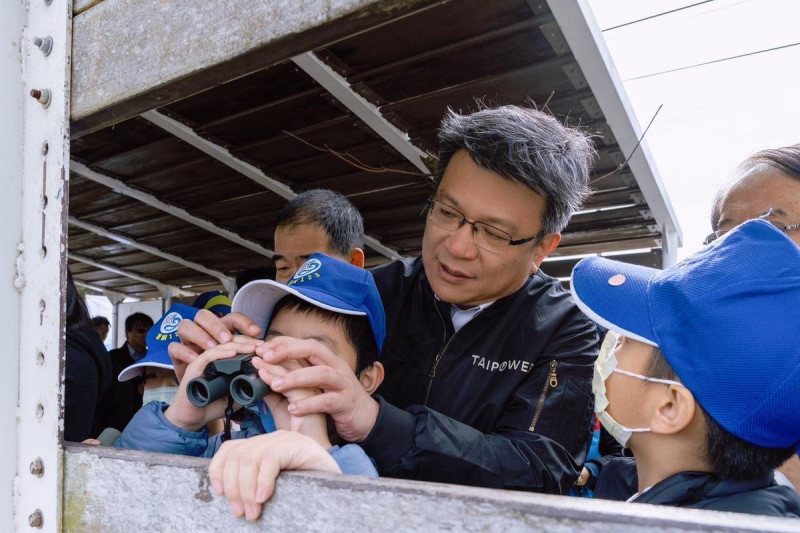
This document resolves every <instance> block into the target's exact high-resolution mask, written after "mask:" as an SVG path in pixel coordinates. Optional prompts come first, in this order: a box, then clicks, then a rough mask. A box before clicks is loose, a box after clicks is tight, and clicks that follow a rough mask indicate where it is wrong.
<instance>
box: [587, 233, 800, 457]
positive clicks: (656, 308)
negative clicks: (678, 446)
mask: <svg viewBox="0 0 800 533" xmlns="http://www.w3.org/2000/svg"><path fill="white" fill-rule="evenodd" d="M572 291H573V294H574V296H575V299H576V300H577V303H578V306H579V307H580V308H581V310H582V311H584V312H585V313H586V314H587V315H588V316H589V318H591V319H592V320H594V321H595V322H597V323H598V324H600V325H602V326H603V327H606V328H608V329H611V330H614V331H616V332H619V333H621V334H623V335H625V336H627V337H630V338H632V339H636V340H638V341H641V342H644V343H647V344H651V345H653V346H658V347H659V348H660V349H661V352H662V353H663V354H664V357H665V358H666V359H667V362H669V364H670V366H671V367H672V368H673V369H674V370H675V372H676V373H677V375H678V377H679V378H680V380H681V382H683V384H684V385H686V387H687V388H688V389H689V390H690V391H691V392H692V394H693V395H694V397H695V399H696V400H697V401H698V402H699V403H700V405H701V406H702V407H703V409H704V410H705V411H706V412H707V413H708V414H709V415H710V416H711V417H712V418H713V419H714V420H716V421H717V423H719V424H720V425H721V426H722V427H724V428H725V429H726V430H727V431H728V432H730V433H732V434H734V435H736V436H737V437H739V438H741V439H743V440H745V441H747V442H750V443H752V444H755V445H757V446H763V447H768V448H788V447H790V446H796V447H798V451H799V452H800V247H798V246H797V245H796V244H795V243H794V242H793V241H792V240H791V239H789V238H788V237H787V236H786V234H785V233H784V232H782V231H780V230H779V229H777V228H775V227H774V226H773V225H772V224H770V223H769V222H767V221H764V220H751V221H749V222H745V223H744V224H742V225H740V226H738V227H737V228H735V229H734V230H732V231H731V232H729V233H728V234H726V235H725V236H724V237H723V238H721V239H719V240H717V241H714V243H712V244H711V245H709V246H707V247H705V248H703V249H702V250H701V251H700V252H698V253H696V254H694V255H693V256H691V257H689V258H687V259H685V260H683V261H681V262H680V263H678V264H676V265H674V266H672V267H670V268H668V269H666V270H663V271H661V270H657V269H653V268H647V267H642V266H637V265H630V264H627V263H621V262H619V261H612V260H610V259H606V258H603V257H590V258H586V259H583V260H582V261H581V262H580V263H578V264H577V265H576V266H575V269H574V270H573V272H572Z"/></svg>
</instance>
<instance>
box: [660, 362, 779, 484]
mask: <svg viewBox="0 0 800 533" xmlns="http://www.w3.org/2000/svg"><path fill="white" fill-rule="evenodd" d="M645 375H647V376H648V377H653V378H659V379H671V380H673V381H680V378H679V377H678V375H677V374H676V373H675V370H673V369H672V367H671V366H670V364H669V362H667V359H666V358H665V357H664V354H663V353H662V352H661V350H660V349H658V348H657V347H653V351H652V353H651V356H650V361H649V363H648V365H647V368H646V370H645ZM697 407H698V408H699V409H700V411H701V412H702V413H703V416H704V417H705V421H706V458H707V460H708V461H709V462H710V463H711V466H712V468H713V469H714V473H716V474H717V475H718V476H719V477H721V478H723V479H730V480H734V481H742V480H746V479H758V478H762V477H764V476H766V475H767V474H768V473H770V472H771V471H773V470H775V469H776V468H778V467H779V466H781V465H782V464H783V463H785V462H786V461H787V459H789V458H790V457H791V456H792V455H794V453H795V449H794V447H793V446H791V447H789V448H767V447H764V446H758V445H756V444H752V443H750V442H747V441H746V440H743V439H741V438H739V437H737V436H736V435H734V434H732V433H731V432H729V431H727V430H726V429H725V428H723V427H722V426H721V425H719V424H718V423H717V421H716V420H714V419H713V418H712V417H711V415H709V414H708V413H707V412H706V410H705V409H703V407H702V406H701V405H700V403H699V402H698V403H697Z"/></svg>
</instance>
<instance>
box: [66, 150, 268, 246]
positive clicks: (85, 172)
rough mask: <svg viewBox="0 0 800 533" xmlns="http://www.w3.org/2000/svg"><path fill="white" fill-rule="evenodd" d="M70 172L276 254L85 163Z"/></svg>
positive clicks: (223, 235)
mask: <svg viewBox="0 0 800 533" xmlns="http://www.w3.org/2000/svg"><path fill="white" fill-rule="evenodd" d="M70 171H72V172H75V173H76V174H79V175H81V176H83V177H84V178H86V179H88V180H91V181H94V182H96V183H100V184H101V185H105V186H106V187H110V188H111V189H114V190H115V191H117V192H119V193H120V194H122V195H125V196H129V197H131V198H134V199H136V200H139V201H140V202H142V203H144V204H147V205H149V206H150V207H154V208H156V209H158V210H161V211H164V212H165V213H167V214H169V215H172V216H174V217H177V218H180V219H181V220H184V221H186V222H188V223H190V224H194V225H195V226H198V227H200V228H203V229H204V230H206V231H208V232H209V233H213V234H215V235H219V236H220V237H223V238H225V239H228V240H229V241H231V242H234V243H236V244H238V245H239V246H244V247H245V248H248V249H250V250H253V251H254V252H256V253H259V254H261V255H263V256H264V257H269V258H272V256H273V255H275V254H274V252H273V251H272V250H269V249H268V248H264V247H263V246H261V245H260V244H258V243H257V242H255V241H251V240H250V239H247V238H245V237H242V236H241V235H238V234H237V233H234V232H232V231H230V230H227V229H224V228H220V227H219V226H217V225H216V224H214V223H213V222H211V221H210V220H206V219H203V218H200V217H197V216H195V215H192V214H191V213H189V212H188V211H186V210H185V209H183V208H180V207H178V206H176V205H173V204H170V203H167V202H164V201H162V200H159V199H158V198H156V197H155V196H154V195H152V194H150V193H147V192H144V191H141V190H139V189H134V188H133V187H130V186H128V185H126V184H125V183H123V182H122V181H120V180H118V179H116V178H112V177H111V176H106V175H105V174H101V173H100V172H97V171H95V170H92V169H90V168H89V167H87V166H86V165H84V164H83V163H79V162H77V161H71V163H70Z"/></svg>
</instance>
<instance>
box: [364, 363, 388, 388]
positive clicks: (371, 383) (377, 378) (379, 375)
mask: <svg viewBox="0 0 800 533" xmlns="http://www.w3.org/2000/svg"><path fill="white" fill-rule="evenodd" d="M383 377H384V371H383V365H382V364H381V363H379V362H377V361H376V362H375V363H373V364H372V365H371V366H368V367H367V368H365V369H364V370H362V371H361V375H359V376H358V381H359V382H361V386H362V387H364V390H365V391H367V393H369V394H372V393H373V392H375V391H376V390H378V387H380V386H381V383H383Z"/></svg>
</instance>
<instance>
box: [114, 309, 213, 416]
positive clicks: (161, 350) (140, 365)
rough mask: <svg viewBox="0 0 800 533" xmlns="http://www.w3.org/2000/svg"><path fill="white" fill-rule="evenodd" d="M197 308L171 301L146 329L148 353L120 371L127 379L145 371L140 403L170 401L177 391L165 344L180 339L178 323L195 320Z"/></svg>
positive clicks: (170, 360) (122, 379)
mask: <svg viewBox="0 0 800 533" xmlns="http://www.w3.org/2000/svg"><path fill="white" fill-rule="evenodd" d="M198 311H199V309H197V308H195V307H190V306H188V305H184V304H179V303H176V304H173V305H172V307H170V308H169V310H168V311H167V312H166V313H164V315H163V316H162V317H161V318H160V319H159V320H158V322H156V323H155V324H153V327H151V328H150V330H148V332H147V353H146V354H145V356H144V357H143V358H142V359H140V360H139V361H137V362H136V363H134V364H132V365H130V366H128V367H126V368H125V369H124V370H123V371H122V372H120V374H119V377H118V378H117V379H118V380H119V381H121V382H122V381H128V380H130V379H133V378H135V377H137V376H141V375H142V374H144V391H143V393H142V405H147V404H148V403H150V402H164V403H167V404H169V403H172V398H173V397H174V396H175V393H176V392H177V391H178V378H177V377H176V376H175V372H174V371H173V365H172V359H170V357H169V353H168V352H167V347H168V346H169V344H170V343H171V342H180V338H179V337H178V324H180V322H181V320H183V319H184V318H188V319H189V320H194V317H195V315H196V314H197V312H198Z"/></svg>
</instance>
